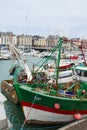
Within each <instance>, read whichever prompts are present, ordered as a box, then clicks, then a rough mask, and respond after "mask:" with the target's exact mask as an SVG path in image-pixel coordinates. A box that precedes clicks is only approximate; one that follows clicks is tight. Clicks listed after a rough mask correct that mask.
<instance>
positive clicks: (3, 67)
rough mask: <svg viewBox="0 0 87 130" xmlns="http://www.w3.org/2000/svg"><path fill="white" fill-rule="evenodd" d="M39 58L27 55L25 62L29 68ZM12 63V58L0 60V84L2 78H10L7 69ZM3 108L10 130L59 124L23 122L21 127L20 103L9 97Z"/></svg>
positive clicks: (53, 128)
mask: <svg viewBox="0 0 87 130" xmlns="http://www.w3.org/2000/svg"><path fill="white" fill-rule="evenodd" d="M39 60H40V58H38V57H32V56H27V63H28V65H29V67H30V68H31V66H32V64H33V63H35V64H36V63H38V62H39ZM11 65H12V60H0V84H1V81H2V80H6V79H10V76H9V69H10V67H11ZM0 90H1V88H0ZM5 110H6V115H7V117H8V119H9V120H10V122H11V123H12V125H13V128H11V130H56V129H58V128H60V127H62V126H61V125H46V126H45V125H44V126H43V125H27V124H25V125H24V127H23V129H22V126H23V123H24V120H25V119H24V115H23V112H22V108H21V106H20V105H15V104H13V103H12V102H11V101H10V100H9V99H7V101H6V102H5Z"/></svg>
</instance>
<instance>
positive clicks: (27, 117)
mask: <svg viewBox="0 0 87 130" xmlns="http://www.w3.org/2000/svg"><path fill="white" fill-rule="evenodd" d="M36 98H37V94H36V96H35V97H34V100H33V103H32V104H31V107H30V109H29V112H28V115H27V117H26V118H25V120H24V122H23V125H22V127H21V129H20V130H23V128H24V126H25V124H26V121H27V119H28V117H29V115H30V112H31V110H32V107H33V105H34V103H35V100H36Z"/></svg>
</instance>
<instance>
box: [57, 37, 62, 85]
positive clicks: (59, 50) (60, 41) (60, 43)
mask: <svg viewBox="0 0 87 130" xmlns="http://www.w3.org/2000/svg"><path fill="white" fill-rule="evenodd" d="M62 43H63V39H62V37H60V39H59V47H58V56H57V63H56V64H57V70H56V84H57V85H58V78H59V77H58V76H59V65H60V58H61V48H62Z"/></svg>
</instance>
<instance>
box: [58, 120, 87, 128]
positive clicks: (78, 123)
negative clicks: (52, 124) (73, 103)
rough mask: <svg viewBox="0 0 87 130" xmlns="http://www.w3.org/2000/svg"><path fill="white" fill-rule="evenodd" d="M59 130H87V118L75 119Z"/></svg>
mask: <svg viewBox="0 0 87 130" xmlns="http://www.w3.org/2000/svg"><path fill="white" fill-rule="evenodd" d="M57 130H87V118H86V119H83V120H79V121H75V122H73V123H71V124H68V125H66V126H64V127H62V128H60V129H57Z"/></svg>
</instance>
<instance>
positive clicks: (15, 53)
mask: <svg viewBox="0 0 87 130" xmlns="http://www.w3.org/2000/svg"><path fill="white" fill-rule="evenodd" d="M9 49H10V51H11V53H12V57H13V60H15V59H16V60H18V63H19V64H20V66H22V67H23V69H24V71H25V73H26V74H27V80H28V81H31V80H32V74H31V70H30V69H29V67H28V65H27V63H26V59H24V58H22V56H21V54H20V53H19V51H18V49H17V48H16V47H15V46H14V45H12V44H10V45H9Z"/></svg>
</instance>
